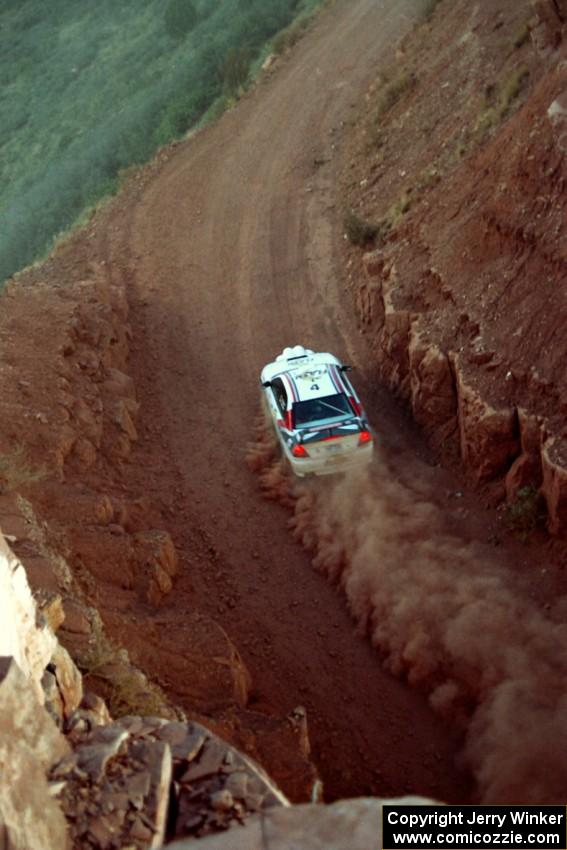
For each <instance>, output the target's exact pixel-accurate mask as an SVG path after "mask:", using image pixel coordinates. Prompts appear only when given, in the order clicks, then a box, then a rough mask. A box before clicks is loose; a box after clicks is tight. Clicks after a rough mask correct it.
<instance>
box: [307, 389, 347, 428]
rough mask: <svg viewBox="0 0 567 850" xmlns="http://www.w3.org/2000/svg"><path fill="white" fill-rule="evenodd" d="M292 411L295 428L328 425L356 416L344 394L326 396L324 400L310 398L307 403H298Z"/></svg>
mask: <svg viewBox="0 0 567 850" xmlns="http://www.w3.org/2000/svg"><path fill="white" fill-rule="evenodd" d="M292 411H293V427H294V428H306V427H308V426H310V425H326V424H328V423H330V422H337V421H339V420H340V419H344V418H345V417H347V416H353V415H354V414H353V411H352V407H351V406H350V402H349V400H348V398H347V397H346V395H345V394H344V393H337V394H336V395H326V396H323V397H322V398H310V399H308V400H307V401H296V402H295V403H294V405H293V408H292Z"/></svg>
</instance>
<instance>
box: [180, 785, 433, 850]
mask: <svg viewBox="0 0 567 850" xmlns="http://www.w3.org/2000/svg"><path fill="white" fill-rule="evenodd" d="M384 803H390V804H398V805H411V806H416V805H428V804H435V803H434V801H433V800H425V799H423V798H421V797H405V798H402V799H401V800H378V799H374V798H361V799H355V800H341V801H340V802H338V803H333V804H332V805H329V806H320V805H301V806H292V807H289V808H285V807H284V808H274V809H270V810H269V811H267V812H265V813H263V814H262V816H261V817H255V818H253V819H251V820H249V821H248V822H247V823H246V824H245V825H244V826H243V827H241V828H240V829H236V830H231V831H229V832H228V833H224V834H222V835H214V836H209V837H207V838H202V839H200V840H199V841H198V842H197V841H193V840H187V841H179V842H175V843H173V844H168V850H193V848H194V850H266V848H267V847H269V848H270V850H295V848H301V850H345V848H349V850H374V848H376V850H377V848H378V847H380V846H381V845H380V841H381V834H382V805H383V804H384ZM437 805H439V804H437Z"/></svg>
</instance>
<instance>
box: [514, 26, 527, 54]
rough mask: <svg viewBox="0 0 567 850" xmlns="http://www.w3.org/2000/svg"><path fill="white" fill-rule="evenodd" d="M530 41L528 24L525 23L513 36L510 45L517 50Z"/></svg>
mask: <svg viewBox="0 0 567 850" xmlns="http://www.w3.org/2000/svg"><path fill="white" fill-rule="evenodd" d="M529 39H530V25H529V23H525V24H524V25H523V26H522V27H520V29H519V30H518V31H517V32H516V34H515V35H514V38H513V39H512V45H513V47H514V48H515V49H516V50H519V48H520V47H523V46H524V44H527V42H528V41H529Z"/></svg>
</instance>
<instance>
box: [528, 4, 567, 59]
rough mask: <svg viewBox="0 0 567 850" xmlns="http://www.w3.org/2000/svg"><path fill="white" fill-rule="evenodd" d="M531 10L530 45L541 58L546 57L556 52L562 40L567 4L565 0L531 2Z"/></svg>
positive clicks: (566, 16)
mask: <svg viewBox="0 0 567 850" xmlns="http://www.w3.org/2000/svg"><path fill="white" fill-rule="evenodd" d="M532 8H533V12H534V17H533V20H532V23H531V27H530V32H531V38H532V44H533V45H534V47H535V49H536V50H537V52H538V53H539V54H540V55H541V56H542V57H548V56H550V55H552V54H553V53H554V52H555V51H556V50H557V48H558V47H559V46H560V45H561V42H562V40H563V38H564V31H565V23H566V22H567V4H566V2H565V0H532Z"/></svg>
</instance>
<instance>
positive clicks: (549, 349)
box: [343, 0, 567, 536]
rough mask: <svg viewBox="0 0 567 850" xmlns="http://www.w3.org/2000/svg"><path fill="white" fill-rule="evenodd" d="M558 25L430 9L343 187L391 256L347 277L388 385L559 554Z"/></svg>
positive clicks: (534, 13) (396, 67) (517, 8)
mask: <svg viewBox="0 0 567 850" xmlns="http://www.w3.org/2000/svg"><path fill="white" fill-rule="evenodd" d="M566 22H567V6H566V5H565V3H564V2H562V0H559V2H557V1H556V0H549V2H547V0H537V2H531V0H526V1H525V2H519V3H509V2H506V0H503V2H495V3H491V4H488V3H477V4H475V5H474V7H470V6H469V5H468V4H466V3H460V2H457V3H451V4H449V3H445V2H441V3H439V4H437V6H436V8H435V10H434V12H433V14H432V16H431V19H430V20H429V22H428V23H425V24H422V25H421V27H419V29H418V30H417V31H415V32H414V33H413V34H412V35H411V36H409V37H408V38H406V39H405V40H404V41H403V42H402V44H401V45H400V48H399V50H398V52H397V57H396V61H395V62H394V63H393V64H392V66H391V67H390V68H389V69H388V71H387V73H386V74H384V72H383V70H382V71H381V72H380V75H379V76H378V77H376V78H375V79H374V81H373V82H372V84H371V86H370V88H369V89H368V91H367V95H366V102H365V109H364V114H363V116H362V117H361V119H360V121H359V122H357V128H356V131H355V132H354V133H353V135H352V137H351V142H350V144H351V151H350V156H349V167H348V169H346V170H345V172H344V175H343V187H344V191H345V193H346V195H347V197H348V198H349V201H348V203H349V204H350V205H351V206H352V207H354V208H355V209H356V210H357V212H358V214H359V215H360V216H361V217H362V218H363V219H369V220H371V221H372V222H374V223H375V224H376V226H377V229H378V237H377V241H378V242H382V243H383V244H382V246H381V248H380V249H379V250H377V251H375V252H374V254H372V255H368V256H367V259H366V275H365V273H364V272H362V271H360V272H357V274H354V275H353V276H352V286H353V290H354V292H355V298H356V300H357V303H358V312H359V316H360V319H361V321H362V323H363V324H364V325H366V327H367V330H368V333H369V337H371V345H372V346H373V347H374V351H375V359H376V363H377V365H378V368H379V370H380V374H381V376H382V379H383V380H385V381H386V382H387V383H388V385H389V386H390V387H391V388H392V389H393V390H394V391H395V392H396V393H397V394H399V395H400V396H401V397H402V398H403V399H404V400H406V402H407V403H408V404H409V405H410V406H411V409H412V412H413V415H414V417H415V419H416V421H417V422H419V423H420V424H421V425H422V427H423V428H424V429H425V430H426V432H427V433H428V434H429V436H430V439H431V441H432V443H433V445H435V446H436V447H437V448H438V449H440V450H441V452H442V453H443V454H444V456H445V457H446V458H448V457H450V456H451V454H453V457H454V458H458V462H459V463H462V466H463V468H464V471H465V472H466V473H467V474H468V475H469V476H470V478H471V479H473V480H474V481H476V482H477V483H481V484H487V483H488V484H490V486H491V490H492V494H493V497H494V499H495V501H496V502H497V501H499V500H502V499H503V498H507V499H508V501H509V502H510V503H515V502H516V500H517V496H518V491H520V492H521V494H526V493H531V494H532V495H533V496H535V494H536V493H537V492H541V494H542V496H543V501H544V508H545V511H546V514H547V526H548V529H549V531H550V532H551V533H552V534H553V535H559V536H565V529H566V517H567V514H566V513H565V492H564V491H565V486H566V483H565V482H566V480H567V479H566V472H565V468H564V454H565V453H564V449H563V443H564V439H565V435H564V431H565V397H566V389H565V376H564V370H563V368H562V366H561V365H560V364H561V363H562V362H563V360H564V357H565V346H566V340H567V337H566V335H565V332H564V325H565V292H564V290H565V283H566V281H567V263H566V259H565V247H564V246H565V222H566V220H567V219H566V209H565V206H566V198H567V193H566V186H567V182H566V180H567V174H566V170H565V139H566V135H565V134H566V132H567V131H566V124H565V97H566V94H565V93H566V91H567V74H566V66H565V57H566V55H567V53H566V48H565V26H566ZM352 262H353V265H354V267H356V268H359V267H358V263H359V258H357V257H353V258H352ZM365 278H366V279H365ZM532 508H533V504H532Z"/></svg>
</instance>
